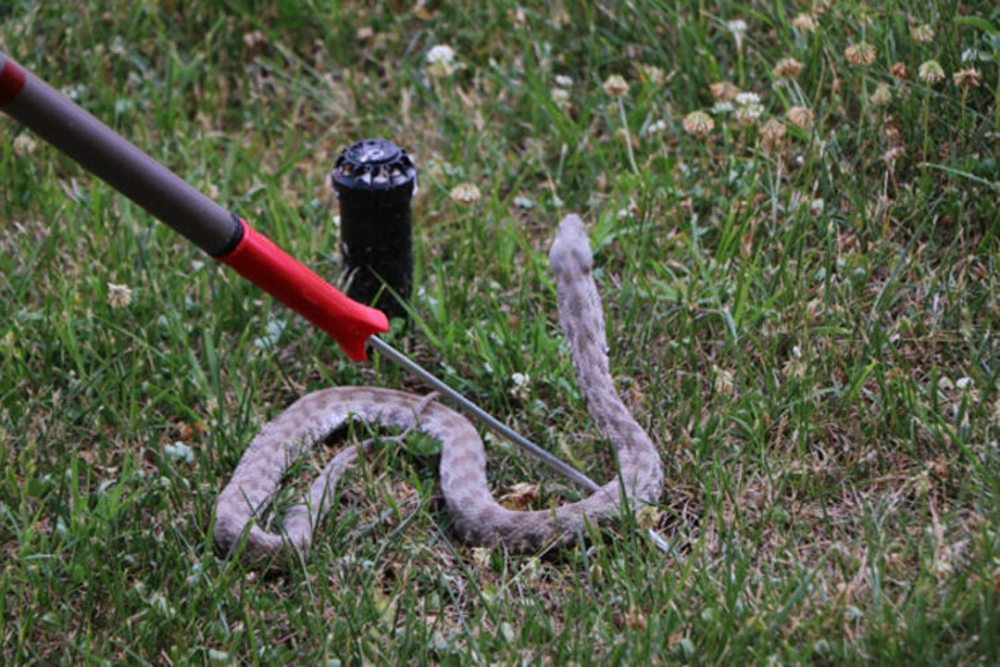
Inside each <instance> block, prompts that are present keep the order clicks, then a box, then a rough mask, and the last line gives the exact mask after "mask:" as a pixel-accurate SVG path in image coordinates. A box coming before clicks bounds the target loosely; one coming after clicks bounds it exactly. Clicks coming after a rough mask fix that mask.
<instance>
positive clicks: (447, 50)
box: [426, 44, 458, 77]
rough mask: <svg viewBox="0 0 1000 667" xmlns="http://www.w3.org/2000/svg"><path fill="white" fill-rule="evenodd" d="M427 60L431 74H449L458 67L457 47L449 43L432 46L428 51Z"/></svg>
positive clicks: (428, 70) (441, 75)
mask: <svg viewBox="0 0 1000 667" xmlns="http://www.w3.org/2000/svg"><path fill="white" fill-rule="evenodd" d="M426 60H427V72H428V73H429V74H430V75H431V76H437V77H444V76H448V75H449V74H451V73H452V72H454V71H455V70H456V69H458V63H457V62H456V61H455V49H453V48H451V47H450V46H448V45H447V44H438V45H437V46H432V47H431V49H430V50H429V51H428V52H427V56H426Z"/></svg>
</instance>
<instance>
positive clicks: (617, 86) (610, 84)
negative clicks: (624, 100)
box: [604, 74, 629, 97]
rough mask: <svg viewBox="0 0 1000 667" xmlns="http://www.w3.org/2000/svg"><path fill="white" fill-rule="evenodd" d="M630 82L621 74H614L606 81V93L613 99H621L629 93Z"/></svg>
mask: <svg viewBox="0 0 1000 667" xmlns="http://www.w3.org/2000/svg"><path fill="white" fill-rule="evenodd" d="M628 89H629V85H628V82H627V81H626V80H625V79H623V78H622V76H621V75H620V74H612V75H611V76H609V77H608V78H607V79H605V80H604V92H606V93H607V94H608V95H610V96H611V97H621V96H623V95H625V94H626V93H628Z"/></svg>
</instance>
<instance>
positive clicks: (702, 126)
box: [684, 111, 715, 137]
mask: <svg viewBox="0 0 1000 667" xmlns="http://www.w3.org/2000/svg"><path fill="white" fill-rule="evenodd" d="M714 128H715V121H714V120H712V117H711V116H709V115H708V114H707V113H705V112H704V111H692V112H691V113H689V114H688V115H687V116H685V117H684V131H685V132H687V133H688V134H690V135H693V136H695V137H705V136H707V135H708V134H709V133H710V132H711V131H712V130H713V129H714Z"/></svg>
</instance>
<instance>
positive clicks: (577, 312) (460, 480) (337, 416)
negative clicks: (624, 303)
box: [214, 215, 663, 564]
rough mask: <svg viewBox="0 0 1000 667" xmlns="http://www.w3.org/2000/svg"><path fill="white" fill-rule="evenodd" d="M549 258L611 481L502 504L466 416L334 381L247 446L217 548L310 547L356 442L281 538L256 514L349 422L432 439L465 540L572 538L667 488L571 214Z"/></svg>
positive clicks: (515, 548)
mask: <svg viewBox="0 0 1000 667" xmlns="http://www.w3.org/2000/svg"><path fill="white" fill-rule="evenodd" d="M549 262H550V265H551V268H552V271H553V272H554V274H555V277H556V284H557V293H558V304H559V321H560V324H561V325H562V329H563V332H564V333H565V336H566V340H567V343H568V345H569V348H570V353H571V356H572V359H573V366H574V368H575V370H576V376H577V382H578V384H579V386H580V389H581V391H582V393H583V396H584V398H585V400H586V403H587V408H588V410H589V412H590V415H591V417H592V418H593V420H594V422H595V424H596V425H597V428H598V429H599V430H600V431H601V433H602V434H604V436H605V437H607V438H608V439H609V440H610V441H611V443H612V444H613V445H614V448H615V454H616V457H617V464H618V475H617V477H616V479H615V480H614V481H611V482H609V483H608V484H605V485H604V486H602V487H601V488H600V489H599V490H598V491H596V492H594V493H592V494H591V495H589V496H587V497H586V498H584V499H582V500H580V501H579V502H574V503H568V504H564V505H560V506H558V507H555V508H553V509H546V510H537V511H516V510H510V509H507V508H505V507H503V506H502V505H501V504H500V503H498V502H497V501H496V500H494V498H493V495H492V494H491V493H490V490H489V487H488V486H487V482H486V452H485V450H484V448H483V442H482V440H481V439H480V437H479V434H478V433H477V432H476V429H475V428H474V427H473V425H472V424H471V423H470V422H469V421H468V420H467V419H466V418H465V417H463V416H462V415H460V414H458V413H457V412H455V411H454V410H451V409H450V408H448V407H446V406H444V405H441V404H440V403H437V402H434V400H433V398H432V397H427V396H417V395H414V394H408V393H404V392H400V391H395V390H391V389H382V388H377V387H334V388H331V389H324V390H320V391H316V392H314V393H311V394H308V395H306V396H303V397H302V398H300V399H299V400H297V401H296V402H295V403H293V404H292V405H291V406H290V407H289V408H288V409H287V410H285V411H284V412H283V413H281V414H280V415H279V416H278V417H277V418H275V419H274V420H273V421H271V422H270V423H268V424H267V425H266V426H264V428H263V429H262V430H261V431H260V433H259V434H258V435H257V436H256V437H255V438H254V439H253V441H252V442H251V443H250V445H249V446H248V447H247V450H246V451H245V452H244V454H243V457H242V459H241V460H240V463H239V465H238V466H237V468H236V471H235V472H234V473H233V476H232V479H231V480H230V481H229V483H228V484H227V485H226V487H225V488H224V489H223V490H222V493H221V494H220V496H219V500H218V504H217V506H216V511H215V517H216V518H215V530H214V537H215V542H216V544H217V546H218V547H219V549H220V550H221V551H223V552H225V553H227V554H232V553H235V551H236V549H237V547H238V546H239V545H240V544H241V540H242V539H243V537H244V535H245V536H246V542H245V548H244V549H243V550H242V551H241V552H240V553H241V555H242V557H244V558H246V559H248V560H249V561H252V562H260V561H267V562H270V563H271V564H280V563H282V562H284V557H285V556H286V555H289V554H292V553H293V552H292V551H291V550H290V549H288V548H287V547H288V546H290V547H292V548H294V549H295V550H297V551H298V552H299V553H300V554H302V555H303V556H304V555H305V554H307V553H308V551H309V548H310V546H311V544H312V539H313V532H314V529H315V528H316V527H317V526H318V525H319V523H320V522H321V521H322V520H323V518H324V517H325V516H326V514H327V513H328V512H329V510H330V509H331V506H332V504H333V502H334V500H335V494H334V487H335V485H336V483H337V481H338V480H339V479H340V477H341V476H342V475H343V474H344V472H345V471H346V470H347V468H348V467H350V465H351V464H352V463H353V462H354V461H355V460H356V458H357V456H358V446H355V447H350V448H347V449H345V450H343V451H341V452H340V453H339V454H337V455H336V456H335V457H334V459H333V460H332V461H331V462H330V463H329V464H328V465H327V467H326V468H325V469H324V470H323V472H322V473H321V474H320V475H319V476H318V477H317V479H316V480H315V481H314V482H313V484H312V487H311V489H310V492H309V493H308V494H307V496H306V498H304V499H303V500H302V501H301V502H299V503H297V504H295V505H294V506H293V507H292V508H291V509H290V510H289V511H288V513H287V514H286V515H285V516H284V518H283V521H282V532H281V533H270V532H266V531H265V530H264V529H263V528H262V527H261V526H260V525H258V523H257V522H256V520H255V519H256V517H259V516H260V514H261V513H262V512H263V511H264V510H265V509H266V508H267V506H268V504H269V503H270V501H271V499H272V498H273V496H274V493H275V491H276V490H277V488H278V486H279V484H280V482H281V479H282V477H283V476H284V475H285V474H286V471H287V470H288V468H289V467H290V466H291V465H292V464H293V463H294V462H295V461H296V460H298V458H299V457H300V456H302V454H303V453H304V452H306V451H307V450H309V449H311V448H312V447H313V446H314V445H315V444H316V443H317V442H321V441H323V440H324V439H325V438H326V436H327V435H329V434H330V433H331V432H333V431H335V430H337V429H338V428H340V427H342V426H343V425H345V424H346V423H348V422H349V421H351V420H360V421H366V422H370V423H373V424H378V425H381V426H383V427H385V426H390V425H394V426H398V427H401V428H403V429H410V428H416V429H419V430H420V431H423V432H424V433H426V434H428V435H429V436H430V437H432V438H435V439H437V440H440V442H441V463H440V485H441V492H442V495H443V496H444V501H445V505H446V507H447V509H448V513H449V515H450V516H451V519H452V528H453V530H454V533H455V534H456V536H457V537H458V538H459V539H461V540H462V541H463V542H465V543H467V544H470V545H476V546H486V547H491V546H494V545H497V544H502V545H503V546H504V547H505V548H506V549H508V550H509V551H512V552H522V553H523V552H536V551H539V550H541V549H544V548H545V547H546V546H548V545H552V544H555V543H558V542H568V541H571V540H573V539H574V538H575V536H576V535H577V534H579V533H580V531H581V530H584V529H585V527H586V525H587V522H589V523H591V524H597V523H599V522H601V521H603V520H606V519H608V518H611V517H613V516H615V515H617V514H618V513H619V512H620V511H621V504H622V501H623V499H627V502H628V503H629V504H630V505H631V506H633V507H634V506H635V505H636V504H641V503H654V502H656V501H657V500H658V499H659V496H660V492H661V488H662V486H663V464H662V462H661V460H660V456H659V454H658V453H657V450H656V447H655V446H654V444H653V442H652V441H651V440H650V438H649V436H648V435H647V434H646V432H645V431H644V430H643V429H642V428H641V427H640V426H639V424H638V423H636V421H635V419H634V418H633V417H632V415H631V414H630V413H629V411H628V409H627V408H626V407H625V405H624V404H623V403H622V401H621V399H620V398H619V396H618V393H617V392H616V391H615V387H614V381H613V380H612V378H611V374H610V371H609V367H608V356H607V340H606V335H605V328H604V316H603V312H602V309H601V301H600V297H599V296H598V293H597V288H596V286H595V284H594V279H593V275H592V269H593V258H592V255H591V251H590V245H589V243H588V241H587V235H586V232H585V230H584V227H583V223H582V221H581V220H580V218H579V217H578V216H575V215H569V216H567V217H566V218H565V219H564V220H563V221H562V222H561V223H560V225H559V228H558V231H557V233H556V238H555V241H554V242H553V244H552V248H551V251H550V253H549ZM362 448H363V447H362Z"/></svg>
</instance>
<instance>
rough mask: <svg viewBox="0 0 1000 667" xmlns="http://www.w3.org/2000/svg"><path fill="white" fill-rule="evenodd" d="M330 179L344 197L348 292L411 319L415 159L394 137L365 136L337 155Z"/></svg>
mask: <svg viewBox="0 0 1000 667" xmlns="http://www.w3.org/2000/svg"><path fill="white" fill-rule="evenodd" d="M330 180H331V181H332V183H333V189H334V192H335V193H336V195H337V199H338V200H339V202H340V251H341V253H342V254H343V256H344V265H345V271H346V273H347V278H348V281H349V282H348V285H349V286H348V288H347V295H348V296H349V297H351V298H352V299H354V300H355V301H360V302H361V303H365V304H370V305H373V306H374V307H375V308H378V309H379V310H381V311H382V312H384V313H385V314H386V315H388V316H389V317H390V318H394V317H401V318H404V319H405V318H406V317H407V315H406V308H405V307H404V305H403V304H404V303H405V302H407V301H409V300H410V297H411V295H412V291H413V229H412V228H413V215H412V213H411V210H410V201H411V199H412V198H413V194H414V193H415V192H416V190H417V169H416V167H415V166H414V164H413V160H411V159H410V156H409V155H407V154H406V151H404V150H402V149H401V148H399V147H398V146H396V145H395V144H394V143H392V142H391V141H386V140H384V139H365V140H362V141H359V142H357V143H355V144H353V145H352V146H350V147H349V148H347V149H345V150H344V151H343V152H342V153H341V154H340V155H339V156H338V157H337V160H336V162H335V163H334V167H333V172H332V173H331V174H330Z"/></svg>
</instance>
